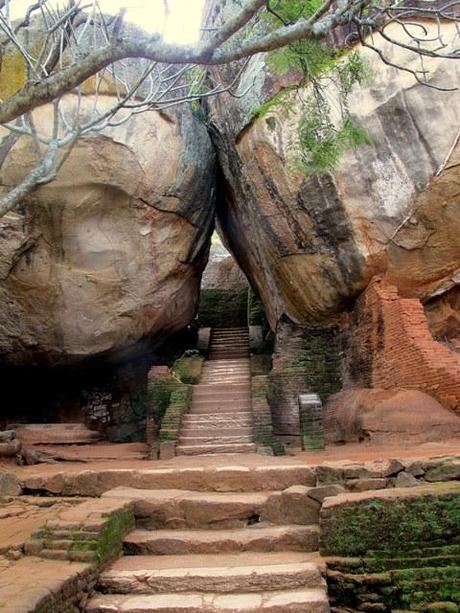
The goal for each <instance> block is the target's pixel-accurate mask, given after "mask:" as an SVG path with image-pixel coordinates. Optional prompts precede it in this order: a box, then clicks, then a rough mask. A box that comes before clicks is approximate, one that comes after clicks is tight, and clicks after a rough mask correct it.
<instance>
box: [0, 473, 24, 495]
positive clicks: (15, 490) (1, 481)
mask: <svg viewBox="0 0 460 613" xmlns="http://www.w3.org/2000/svg"><path fill="white" fill-rule="evenodd" d="M21 494H22V487H21V484H20V483H19V481H18V479H17V477H16V476H15V475H14V474H13V473H4V472H1V473H0V496H20V495H21Z"/></svg>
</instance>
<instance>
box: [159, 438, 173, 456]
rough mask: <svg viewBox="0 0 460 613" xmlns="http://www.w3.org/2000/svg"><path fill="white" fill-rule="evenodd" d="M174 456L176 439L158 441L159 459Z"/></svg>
mask: <svg viewBox="0 0 460 613" xmlns="http://www.w3.org/2000/svg"><path fill="white" fill-rule="evenodd" d="M175 456H176V441H162V442H161V443H160V460H170V459H171V458H174V457H175Z"/></svg>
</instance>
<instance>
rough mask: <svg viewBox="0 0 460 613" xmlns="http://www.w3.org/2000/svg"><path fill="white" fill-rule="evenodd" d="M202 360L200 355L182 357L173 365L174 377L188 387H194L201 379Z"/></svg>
mask: <svg viewBox="0 0 460 613" xmlns="http://www.w3.org/2000/svg"><path fill="white" fill-rule="evenodd" d="M203 364H204V358H203V357H202V356H200V355H193V356H182V357H181V358H179V359H178V360H176V361H175V362H174V364H173V367H172V371H173V373H174V374H175V376H176V377H177V378H178V379H180V380H181V381H182V383H186V384H188V385H196V384H197V383H199V381H200V378H201V370H202V368H203Z"/></svg>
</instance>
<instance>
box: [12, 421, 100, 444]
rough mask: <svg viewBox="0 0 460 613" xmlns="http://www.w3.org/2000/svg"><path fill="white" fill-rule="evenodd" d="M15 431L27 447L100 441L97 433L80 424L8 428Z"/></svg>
mask: <svg viewBox="0 0 460 613" xmlns="http://www.w3.org/2000/svg"><path fill="white" fill-rule="evenodd" d="M10 427H11V429H14V430H16V434H17V437H18V438H19V439H20V440H21V441H22V443H23V444H27V445H75V444H90V443H95V442H97V441H100V440H101V438H102V436H101V434H100V433H99V432H95V431H94V430H90V429H89V428H87V427H86V426H85V425H84V424H81V423H73V422H72V423H69V422H67V423H54V424H51V423H50V424H18V425H15V426H14V427H13V426H9V428H10Z"/></svg>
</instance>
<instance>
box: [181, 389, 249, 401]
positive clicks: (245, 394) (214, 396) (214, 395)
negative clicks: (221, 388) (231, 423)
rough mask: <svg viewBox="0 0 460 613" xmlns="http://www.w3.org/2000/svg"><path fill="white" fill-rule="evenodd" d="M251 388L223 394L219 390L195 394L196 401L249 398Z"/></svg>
mask: <svg viewBox="0 0 460 613" xmlns="http://www.w3.org/2000/svg"><path fill="white" fill-rule="evenodd" d="M249 396H250V394H249V390H244V391H241V392H233V393H232V392H228V393H226V394H221V393H219V392H208V393H207V394H195V393H194V394H193V396H192V398H193V401H194V402H214V401H215V400H220V401H228V402H235V401H236V400H247V399H248V398H249Z"/></svg>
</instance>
